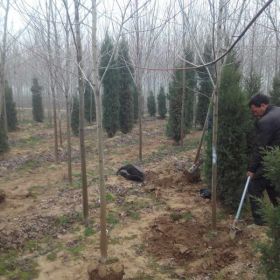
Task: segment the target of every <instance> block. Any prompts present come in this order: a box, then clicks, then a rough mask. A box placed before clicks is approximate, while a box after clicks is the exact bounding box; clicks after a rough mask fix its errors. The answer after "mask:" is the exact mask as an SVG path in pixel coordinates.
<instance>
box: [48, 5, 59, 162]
mask: <svg viewBox="0 0 280 280" xmlns="http://www.w3.org/2000/svg"><path fill="white" fill-rule="evenodd" d="M52 5H53V3H52V0H50V1H49V15H48V21H47V26H48V27H47V28H48V35H47V36H48V38H47V41H48V63H49V73H50V83H51V96H52V108H53V123H54V157H55V162H56V163H57V162H58V140H57V115H56V89H55V73H54V72H55V69H54V65H53V63H54V59H53V55H52V48H51V26H50V24H51V20H53V8H52ZM51 18H52V19H51Z"/></svg>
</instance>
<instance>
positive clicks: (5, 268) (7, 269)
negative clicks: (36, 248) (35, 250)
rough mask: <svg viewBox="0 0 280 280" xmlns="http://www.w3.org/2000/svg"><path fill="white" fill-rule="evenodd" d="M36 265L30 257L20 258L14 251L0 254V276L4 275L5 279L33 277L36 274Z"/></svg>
mask: <svg viewBox="0 0 280 280" xmlns="http://www.w3.org/2000/svg"><path fill="white" fill-rule="evenodd" d="M37 267H38V264H37V263H35V262H34V261H33V260H32V258H21V257H20V256H19V255H18V253H17V252H16V251H10V252H7V253H4V254H1V255H0V276H5V279H11V280H12V279H21V280H29V279H35V278H36V277H37V276H38V269H37Z"/></svg>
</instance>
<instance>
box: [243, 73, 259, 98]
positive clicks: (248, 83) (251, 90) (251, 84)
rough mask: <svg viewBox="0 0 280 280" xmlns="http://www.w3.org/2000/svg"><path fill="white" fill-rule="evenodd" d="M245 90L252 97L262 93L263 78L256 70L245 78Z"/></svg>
mask: <svg viewBox="0 0 280 280" xmlns="http://www.w3.org/2000/svg"><path fill="white" fill-rule="evenodd" d="M244 83H245V92H246V94H247V96H248V97H249V98H250V97H252V96H253V95H255V94H259V93H261V92H260V91H261V85H262V79H261V76H260V75H258V74H257V73H256V72H255V71H251V73H250V75H249V76H248V77H247V78H245V80H244Z"/></svg>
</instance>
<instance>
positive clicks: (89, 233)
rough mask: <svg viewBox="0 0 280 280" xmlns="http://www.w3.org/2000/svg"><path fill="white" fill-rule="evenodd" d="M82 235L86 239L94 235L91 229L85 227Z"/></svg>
mask: <svg viewBox="0 0 280 280" xmlns="http://www.w3.org/2000/svg"><path fill="white" fill-rule="evenodd" d="M84 235H85V236H86V237H88V236H91V235H94V229H93V228H92V227H86V228H85V230H84Z"/></svg>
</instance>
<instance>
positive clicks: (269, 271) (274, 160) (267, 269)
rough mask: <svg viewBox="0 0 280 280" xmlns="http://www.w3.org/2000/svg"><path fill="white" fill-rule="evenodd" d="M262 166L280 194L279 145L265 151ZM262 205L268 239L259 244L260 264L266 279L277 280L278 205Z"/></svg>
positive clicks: (279, 248)
mask: <svg viewBox="0 0 280 280" xmlns="http://www.w3.org/2000/svg"><path fill="white" fill-rule="evenodd" d="M264 168H265V176H266V177H267V178H268V179H269V180H270V181H271V182H272V184H273V185H274V186H275V188H276V190H277V191H278V193H279V194H280V172H279V170H280V148H279V147H278V148H275V149H272V150H270V151H267V152H266V154H265V156H264ZM278 201H279V199H278ZM279 202H280V201H279ZM263 205H264V206H263V215H264V220H265V221H266V223H267V226H268V232H267V234H268V237H269V240H268V241H267V242H264V243H261V244H260V245H259V249H260V252H261V265H262V269H263V271H264V273H265V275H266V277H267V279H269V280H278V279H280V206H277V207H273V206H272V205H271V204H268V203H265V204H263Z"/></svg>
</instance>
